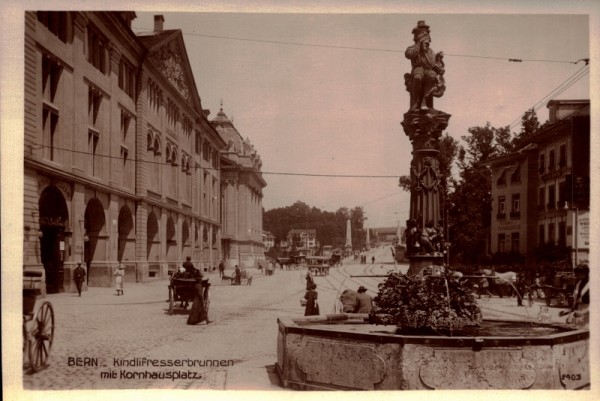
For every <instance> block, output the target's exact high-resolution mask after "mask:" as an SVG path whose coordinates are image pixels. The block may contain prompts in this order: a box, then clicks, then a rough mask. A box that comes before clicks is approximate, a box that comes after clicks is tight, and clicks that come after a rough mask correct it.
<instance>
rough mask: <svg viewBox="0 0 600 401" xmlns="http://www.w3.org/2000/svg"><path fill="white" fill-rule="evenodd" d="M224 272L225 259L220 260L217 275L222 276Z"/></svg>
mask: <svg viewBox="0 0 600 401" xmlns="http://www.w3.org/2000/svg"><path fill="white" fill-rule="evenodd" d="M224 274H225V261H224V260H221V263H219V277H220V278H222V277H223V275H224Z"/></svg>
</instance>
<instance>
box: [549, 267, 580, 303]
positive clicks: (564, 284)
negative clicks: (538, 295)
mask: <svg viewBox="0 0 600 401" xmlns="http://www.w3.org/2000/svg"><path fill="white" fill-rule="evenodd" d="M576 284H577V277H576V276H574V275H573V274H572V273H562V274H561V273H559V274H557V275H556V276H555V277H554V281H553V282H552V283H550V284H544V285H543V286H542V290H543V291H544V298H545V300H546V305H548V306H551V304H552V301H556V304H557V305H558V306H561V307H567V306H570V305H571V304H573V291H574V290H575V285H576Z"/></svg>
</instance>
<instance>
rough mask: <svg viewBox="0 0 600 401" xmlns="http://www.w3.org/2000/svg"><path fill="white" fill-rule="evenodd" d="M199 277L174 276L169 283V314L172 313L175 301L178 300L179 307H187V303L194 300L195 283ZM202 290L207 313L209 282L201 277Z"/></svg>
mask: <svg viewBox="0 0 600 401" xmlns="http://www.w3.org/2000/svg"><path fill="white" fill-rule="evenodd" d="M199 280H200V279H199V278H179V277H174V278H173V279H172V280H171V284H170V285H169V315H172V314H173V311H174V309H175V307H176V305H175V304H176V303H177V302H179V307H180V308H183V309H187V307H188V305H189V304H190V303H192V302H194V298H195V297H196V284H197V283H198V281H199ZM201 282H202V291H203V294H202V295H203V298H204V308H205V310H206V313H208V306H209V305H210V298H209V296H208V288H209V287H210V283H209V282H208V279H202V280H201Z"/></svg>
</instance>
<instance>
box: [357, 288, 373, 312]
mask: <svg viewBox="0 0 600 401" xmlns="http://www.w3.org/2000/svg"><path fill="white" fill-rule="evenodd" d="M356 292H358V295H357V296H356V306H355V308H354V313H369V312H371V308H372V307H373V298H372V297H371V296H370V295H369V294H367V289H366V288H365V287H363V286H362V285H361V286H360V287H358V290H356Z"/></svg>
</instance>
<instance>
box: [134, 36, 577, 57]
mask: <svg viewBox="0 0 600 401" xmlns="http://www.w3.org/2000/svg"><path fill="white" fill-rule="evenodd" d="M133 29H134V30H137V32H138V33H145V32H153V31H154V30H153V29H148V28H141V27H133ZM181 32H182V34H183V35H188V36H198V37H205V38H213V39H224V40H236V41H242V42H255V43H267V44H276V45H286V46H305V47H317V48H326V49H343V50H359V51H373V52H385V53H404V52H405V50H400V49H385V48H376V47H359V46H341V45H327V44H317V43H303V42H286V41H282V40H270V39H253V38H243V37H237V36H224V35H208V34H203V33H197V32H186V31H183V30H181ZM444 56H450V57H467V58H479V59H490V60H505V61H508V62H518V63H522V62H545V63H567V64H577V63H578V62H579V61H581V60H586V59H579V60H577V61H570V60H551V59H523V58H511V57H497V56H481V55H472V54H454V53H446V52H444Z"/></svg>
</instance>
